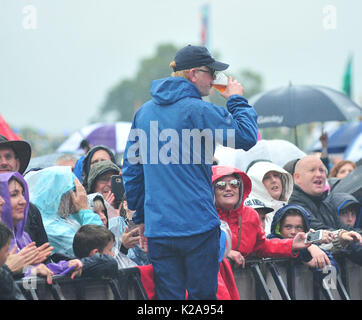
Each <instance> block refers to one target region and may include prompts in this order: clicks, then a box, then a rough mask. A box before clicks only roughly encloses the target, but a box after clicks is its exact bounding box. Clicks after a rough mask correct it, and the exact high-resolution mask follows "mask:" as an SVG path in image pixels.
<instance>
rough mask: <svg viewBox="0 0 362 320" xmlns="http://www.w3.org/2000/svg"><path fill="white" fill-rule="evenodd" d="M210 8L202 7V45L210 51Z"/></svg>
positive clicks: (205, 5) (206, 5) (207, 5)
mask: <svg viewBox="0 0 362 320" xmlns="http://www.w3.org/2000/svg"><path fill="white" fill-rule="evenodd" d="M209 16H210V6H209V4H204V5H203V6H202V7H201V45H202V46H204V47H206V48H208V49H210V31H209Z"/></svg>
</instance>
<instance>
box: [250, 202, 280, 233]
mask: <svg viewBox="0 0 362 320" xmlns="http://www.w3.org/2000/svg"><path fill="white" fill-rule="evenodd" d="M244 205H246V206H248V207H252V208H253V209H254V210H255V211H256V212H257V213H258V215H259V219H260V223H261V226H262V227H263V229H264V230H265V220H266V215H267V214H268V213H270V212H273V211H274V209H273V208H270V207H267V206H266V205H265V204H264V202H262V201H260V200H259V199H255V198H251V199H250V198H247V199H246V200H245V202H244Z"/></svg>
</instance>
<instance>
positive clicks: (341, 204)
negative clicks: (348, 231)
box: [326, 192, 361, 228]
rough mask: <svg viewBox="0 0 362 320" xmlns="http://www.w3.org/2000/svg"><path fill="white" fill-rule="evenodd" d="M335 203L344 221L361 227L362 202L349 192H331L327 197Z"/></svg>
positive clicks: (334, 205) (355, 226) (352, 225)
mask: <svg viewBox="0 0 362 320" xmlns="http://www.w3.org/2000/svg"><path fill="white" fill-rule="evenodd" d="M326 201H328V202H329V203H331V204H332V205H333V207H334V208H335V210H336V211H337V215H338V216H339V219H340V220H341V222H342V223H344V224H345V225H347V226H351V227H353V228H361V225H360V222H361V204H360V202H359V201H358V200H357V199H356V198H355V197H354V196H353V195H351V194H349V193H340V192H336V193H331V194H330V195H329V196H328V198H327V199H326Z"/></svg>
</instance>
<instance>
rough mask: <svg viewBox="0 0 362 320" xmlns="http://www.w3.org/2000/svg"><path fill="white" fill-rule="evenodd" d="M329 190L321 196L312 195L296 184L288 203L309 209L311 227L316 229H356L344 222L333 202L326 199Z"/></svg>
mask: <svg viewBox="0 0 362 320" xmlns="http://www.w3.org/2000/svg"><path fill="white" fill-rule="evenodd" d="M327 196H328V192H327V191H326V192H324V193H323V194H322V195H321V196H312V195H309V194H307V193H305V192H304V191H303V190H302V189H301V188H300V187H298V186H297V185H294V188H293V192H292V195H291V196H290V198H289V201H288V204H298V205H300V206H302V207H304V208H305V209H307V210H308V211H309V212H310V214H311V223H310V227H311V228H312V229H314V230H320V229H324V230H338V229H344V230H355V229H354V228H353V227H351V226H347V225H345V224H344V223H342V222H341V221H340V219H339V217H338V215H337V211H336V210H335V209H334V207H333V206H332V204H331V203H329V202H328V201H325V199H326V198H327ZM356 231H357V230H356Z"/></svg>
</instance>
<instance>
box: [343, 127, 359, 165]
mask: <svg viewBox="0 0 362 320" xmlns="http://www.w3.org/2000/svg"><path fill="white" fill-rule="evenodd" d="M343 158H344V159H346V160H350V161H354V162H357V161H358V160H360V159H362V132H360V134H359V135H358V136H357V137H355V138H354V139H353V140H352V142H351V143H350V144H349V146H348V147H347V149H346V151H345V152H344V155H343Z"/></svg>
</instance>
